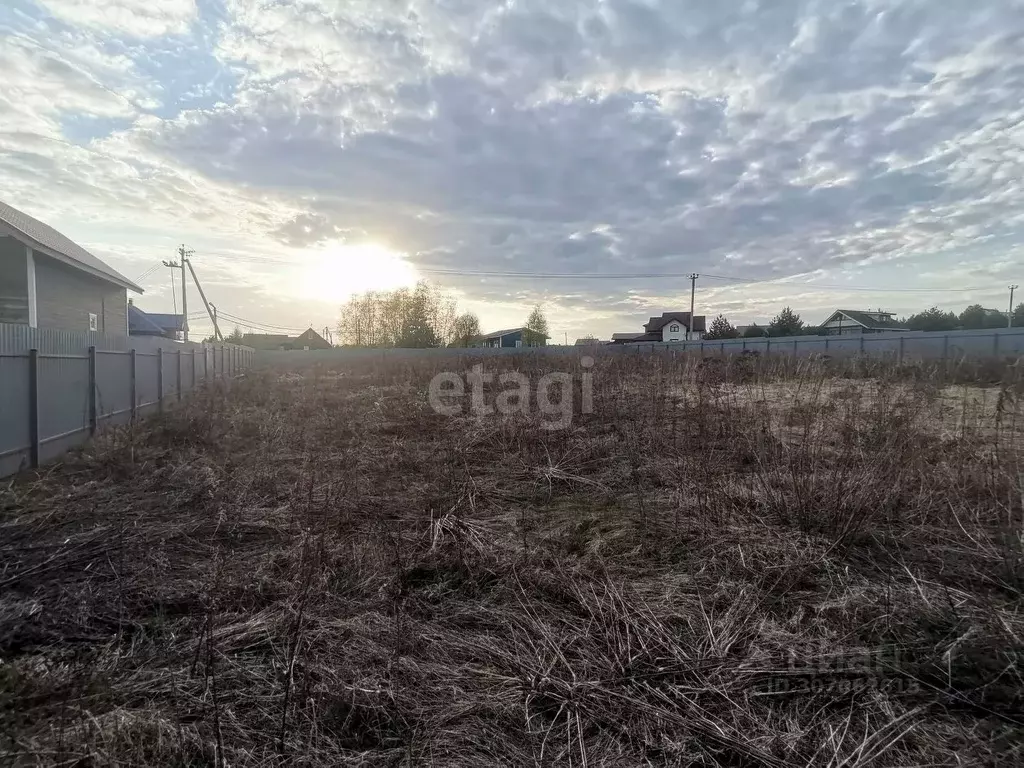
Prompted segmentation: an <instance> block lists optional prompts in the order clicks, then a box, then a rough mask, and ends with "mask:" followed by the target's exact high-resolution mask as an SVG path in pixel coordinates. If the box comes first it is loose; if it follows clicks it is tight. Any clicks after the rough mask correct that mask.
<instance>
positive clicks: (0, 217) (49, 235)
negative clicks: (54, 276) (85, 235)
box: [0, 201, 143, 293]
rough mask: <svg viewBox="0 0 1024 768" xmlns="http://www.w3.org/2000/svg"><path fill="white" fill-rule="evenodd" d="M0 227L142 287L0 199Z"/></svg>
mask: <svg viewBox="0 0 1024 768" xmlns="http://www.w3.org/2000/svg"><path fill="white" fill-rule="evenodd" d="M0 231H6V232H9V233H10V234H11V235H13V236H14V237H16V238H17V239H18V240H21V241H22V242H24V243H26V244H27V245H29V246H31V247H32V249H33V250H38V251H39V252H40V253H43V254H46V255H47V256H50V257H52V258H54V259H57V260H58V261H62V262H64V263H65V264H69V265H71V266H72V267H75V268H77V269H80V270H82V271H83V272H87V273H89V274H90V275H92V276H93V277H98V278H100V279H101V280H106V281H108V282H111V283H115V284H116V285H119V286H121V287H122V288H127V289H128V290H130V291H134V292H136V293H142V292H143V291H142V289H141V288H139V286H137V285H136V284H135V283H133V282H132V281H131V280H129V279H128V278H126V277H125V276H124V275H122V274H121V273H120V272H117V271H116V270H114V269H111V268H110V267H108V266H107V265H106V264H104V263H103V262H102V261H100V260H99V259H97V258H96V257H95V256H93V255H92V254H91V253H89V252H88V251H87V250H85V248H83V247H82V246H80V245H78V244H76V243H73V242H72V241H71V240H68V238H66V237H64V235H62V234H61V233H60V232H58V231H57V230H56V229H54V228H53V227H51V226H49V225H47V224H43V222H41V221H39V220H38V219H33V218H32V217H31V216H29V215H28V214H26V213H22V212H21V211H19V210H18V209H17V208H12V207H11V206H9V205H7V203H5V202H2V201H0Z"/></svg>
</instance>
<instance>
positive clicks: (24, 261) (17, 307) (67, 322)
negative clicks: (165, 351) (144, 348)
mask: <svg viewBox="0 0 1024 768" xmlns="http://www.w3.org/2000/svg"><path fill="white" fill-rule="evenodd" d="M128 291H132V292H133V293H140V294H141V293H142V292H143V291H142V289H141V288H140V287H139V286H137V285H136V284H135V283H133V282H132V281H131V280H128V279H127V278H126V277H124V275H121V274H120V273H118V272H116V271H115V270H113V269H111V268H110V267H108V266H107V265H106V264H104V263H103V262H102V261H100V260H99V259H98V258H96V257H95V256H93V255H92V254H91V253H89V252H88V251H87V250H85V249H84V248H82V247H81V246H80V245H77V244H75V243H73V242H72V241H71V240H69V239H68V238H66V237H65V236H64V235H62V234H61V233H60V232H58V231H57V230H55V229H53V228H52V227H50V226H47V225H46V224H43V222H41V221H38V220H36V219H33V218H32V217H31V216H29V215H27V214H24V213H22V212H21V211H19V210H17V209H16V208H12V207H11V206H9V205H7V204H6V203H3V202H0V323H15V324H19V325H28V326H30V327H32V328H54V329H57V330H62V331H97V332H99V333H109V334H119V335H126V334H127V333H128Z"/></svg>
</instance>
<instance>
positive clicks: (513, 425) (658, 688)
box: [0, 355, 1024, 768]
mask: <svg viewBox="0 0 1024 768" xmlns="http://www.w3.org/2000/svg"><path fill="white" fill-rule="evenodd" d="M513 364H515V365H518V366H519V367H520V368H521V369H522V370H523V371H524V372H526V373H528V374H529V375H531V376H533V377H534V378H536V377H537V376H539V375H540V374H541V373H543V372H545V371H547V370H549V369H560V370H566V371H570V372H575V373H579V369H578V367H577V365H578V361H576V360H575V359H573V358H560V357H557V356H536V357H534V356H527V355H524V356H517V357H515V358H511V357H508V358H501V359H500V360H499V359H495V360H493V361H488V362H487V365H488V366H492V368H493V369H495V370H496V369H497V368H498V367H499V366H500V367H505V368H507V367H508V366H510V365H513ZM468 365H469V362H467V361H465V360H463V361H457V360H449V361H443V360H440V359H438V360H432V361H429V362H423V363H416V364H399V363H394V364H391V365H389V366H374V365H369V364H367V365H362V366H348V367H347V368H337V369H334V370H332V369H330V368H325V367H321V368H316V369H308V370H299V371H294V372H288V373H282V372H275V371H263V372H256V373H252V374H249V375H246V376H244V377H242V378H240V379H238V380H236V381H234V382H233V383H232V385H231V387H230V390H229V391H227V390H225V389H223V388H219V387H217V388H211V389H209V390H207V391H205V392H203V393H201V394H200V395H199V396H197V397H196V398H194V399H193V400H192V401H190V402H188V403H186V404H184V405H183V406H181V407H180V408H177V409H175V410H173V411H172V412H170V413H168V414H166V415H164V416H162V417H160V418H156V419H153V420H150V421H148V422H146V423H144V424H141V425H138V426H136V427H134V428H129V429H124V430H121V431H117V432H112V433H108V434H107V435H105V436H103V437H102V438H101V439H100V440H98V441H97V442H96V443H95V444H94V445H93V446H91V447H90V448H89V449H88V450H86V451H85V452H83V453H81V454H80V455H77V456H74V457H71V458H69V459H68V460H67V461H66V462H65V463H64V464H61V465H56V466H52V467H49V468H47V469H45V470H43V471H41V472H40V473H38V474H29V475H22V476H20V477H18V478H15V479H14V480H13V482H11V483H9V485H8V484H5V485H4V487H2V488H0V547H2V550H3V558H2V563H3V566H2V571H0V587H2V592H0V657H2V661H3V663H2V665H0V702H2V706H0V719H2V722H0V734H2V736H0V739H2V740H0V754H2V755H3V756H4V757H5V759H6V764H13V765H35V764H38V765H76V766H85V765H114V764H117V765H135V766H148V765H153V766H155V765H214V766H222V765H223V766H227V765H231V766H250V765H279V764H292V765H311V766H312V765H315V766H327V765H331V766H335V765H351V766H357V765H360V766H362V765H365V766H386V765H393V766H400V765H402V766H404V765H432V766H501V765H507V766H549V765H550V766H555V765H558V766H562V765H565V766H570V765H571V766H580V767H582V766H634V765H636V766H639V765H659V766H660V765H678V766H689V765H704V766H723V767H724V766H733V767H736V766H830V767H832V768H840V767H842V768H854V767H861V768H863V767H864V766H926V765H927V766H968V765H971V766H975V765H1021V764H1024V681H1022V662H1024V613H1022V608H1024V604H1022V601H1021V590H1022V589H1024V540H1022V531H1024V528H1022V526H1024V508H1022V505H1024V479H1022V471H1024V465H1022V456H1024V419H1022V417H1021V406H1020V405H1018V402H1017V399H1018V397H1020V396H1021V393H1022V391H1024V390H1022V388H1021V373H1020V371H1019V370H1018V369H1017V368H1014V367H1006V368H1002V369H998V370H987V371H973V372H971V371H963V370H961V371H957V372H954V374H955V375H953V376H952V377H950V376H940V375H939V373H938V372H935V371H928V370H923V369H917V368H909V369H893V368H886V367H883V366H878V367H874V368H872V367H870V366H867V365H865V364H862V363H850V364H840V363H838V362H836V361H811V360H805V361H801V362H799V363H796V362H794V361H758V360H750V359H739V360H734V361H733V362H731V363H708V362H702V361H700V360H699V359H693V358H683V357H680V358H676V359H667V358H664V359H663V358H657V357H640V356H637V357H630V358H607V359H605V358H601V359H599V360H598V363H597V365H596V366H595V368H594V369H593V376H594V379H593V381H594V409H593V413H591V414H577V415H576V417H575V418H574V420H573V424H572V426H571V427H570V428H568V429H564V430H555V431H549V430H545V429H543V428H542V424H541V419H539V418H537V417H533V416H522V415H518V416H502V415H498V414H495V415H490V416H486V417H476V416H472V415H465V416H455V417H446V416H441V415H439V414H437V413H435V412H434V411H433V410H432V409H431V408H430V407H429V405H428V403H427V396H426V391H427V382H428V381H429V379H430V377H431V375H432V374H433V373H435V372H436V371H437V370H440V369H442V368H444V367H448V368H449V369H451V370H456V371H460V370H464V369H465V368H467V367H468ZM974 380H977V381H976V382H974V383H972V381H974ZM965 382H966V383H965Z"/></svg>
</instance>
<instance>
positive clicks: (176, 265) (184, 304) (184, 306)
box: [163, 245, 192, 341]
mask: <svg viewBox="0 0 1024 768" xmlns="http://www.w3.org/2000/svg"><path fill="white" fill-rule="evenodd" d="M191 255H192V252H191V251H186V250H185V246H184V245H182V246H180V247H179V248H178V256H179V260H178V261H165V262H164V263H163V264H164V266H165V267H170V268H171V269H180V270H181V332H182V340H183V341H188V291H187V290H186V288H187V286H186V285H185V261H186V260H187V258H188V257H189V256H191ZM171 286H172V291H171V292H172V293H173V286H174V274H173V273H171Z"/></svg>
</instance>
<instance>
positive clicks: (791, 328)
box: [768, 307, 804, 336]
mask: <svg viewBox="0 0 1024 768" xmlns="http://www.w3.org/2000/svg"><path fill="white" fill-rule="evenodd" d="M803 328H804V323H803V320H801V319H800V315H798V314H796V313H795V312H794V311H793V310H792V309H790V308H789V307H786V308H785V309H783V310H782V311H781V312H779V314H777V315H776V316H775V317H773V318H772V321H771V323H769V324H768V335H769V336H799V335H800V334H802V333H803Z"/></svg>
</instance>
